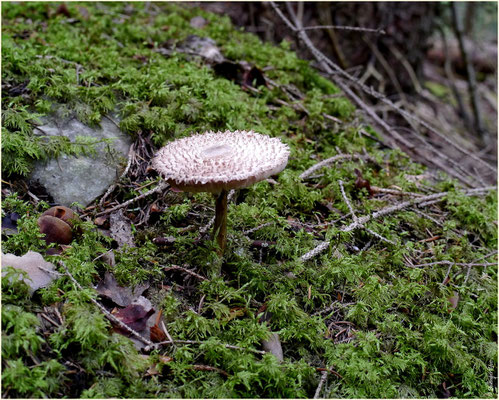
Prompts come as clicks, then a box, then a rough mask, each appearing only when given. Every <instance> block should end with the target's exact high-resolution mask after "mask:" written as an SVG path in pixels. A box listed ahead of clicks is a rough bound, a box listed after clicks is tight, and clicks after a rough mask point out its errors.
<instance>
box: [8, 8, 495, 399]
mask: <svg viewBox="0 0 499 400" xmlns="http://www.w3.org/2000/svg"><path fill="white" fill-rule="evenodd" d="M67 9H68V12H69V14H70V16H71V18H69V17H67V16H66V15H64V13H57V12H56V11H57V6H56V5H54V4H53V3H6V4H4V5H3V7H2V16H3V21H2V22H3V24H2V65H3V68H2V80H3V83H4V84H5V85H7V86H6V87H7V90H4V91H3V103H2V104H3V108H2V115H3V118H2V124H3V128H4V129H3V140H2V152H3V157H2V171H3V173H4V179H9V178H12V179H13V178H14V177H17V176H18V175H19V174H20V175H27V174H29V171H30V165H31V163H32V162H33V161H34V160H36V159H40V158H46V157H54V156H56V155H57V154H60V153H61V152H69V153H71V152H75V153H76V152H78V151H83V148H82V147H81V146H80V147H78V145H75V144H69V143H55V142H52V141H49V140H48V139H47V138H43V137H39V136H35V135H33V126H34V124H36V119H37V117H38V116H40V115H44V114H46V113H48V112H49V111H50V108H51V104H52V103H53V102H54V103H55V102H58V103H60V102H63V103H66V104H67V105H68V107H71V108H72V109H74V110H76V111H77V114H78V117H79V118H80V119H81V121H83V122H85V123H88V124H98V123H99V121H100V120H101V118H102V117H103V115H105V114H106V113H107V112H109V111H110V110H114V109H115V108H118V109H119V110H120V113H121V116H122V118H123V119H122V121H121V128H122V129H123V130H124V131H126V132H128V133H129V134H130V135H132V137H134V138H138V137H139V136H140V137H145V138H149V139H151V141H152V143H153V144H154V145H155V146H157V147H159V146H161V145H163V144H165V143H166V142H167V141H169V140H172V139H173V138H176V137H181V136H185V135H189V134H191V133H193V132H197V131H203V130H210V129H211V130H225V129H254V130H256V131H258V132H260V133H263V134H267V135H270V136H277V137H280V138H281V139H282V140H283V141H285V142H286V143H287V144H289V145H290V147H291V157H290V161H289V164H288V167H287V168H286V169H285V170H284V171H283V172H282V173H281V174H280V175H279V176H278V177H277V178H276V179H275V181H272V180H268V181H263V182H260V183H258V184H255V185H253V186H251V187H249V188H247V189H243V190H240V191H238V192H237V193H236V195H235V198H234V199H233V201H232V202H231V203H230V205H229V215H228V223H229V227H228V249H227V251H226V256H225V258H224V260H223V263H222V275H221V276H219V277H213V275H212V274H211V272H212V270H213V265H217V264H220V263H221V261H220V260H218V259H217V256H216V254H215V253H214V252H213V250H212V245H211V243H210V241H209V240H206V238H204V237H203V236H202V235H200V228H201V227H203V226H205V225H206V224H207V223H208V221H209V220H210V218H211V216H212V215H213V210H212V209H211V207H212V203H213V201H212V198H211V196H209V195H207V194H203V193H201V194H186V193H184V194H173V193H168V194H167V195H166V197H165V198H164V199H160V198H157V199H156V200H157V201H158V203H159V204H162V205H164V206H165V207H164V212H163V213H162V214H161V216H159V217H158V218H157V220H156V221H155V222H154V223H153V222H151V223H149V224H146V225H142V226H137V227H135V231H134V234H135V241H136V244H137V247H135V248H128V249H125V250H124V251H121V252H117V251H116V252H115V255H116V265H115V266H114V267H110V266H109V264H107V263H106V262H105V261H104V260H103V258H102V257H101V255H102V253H105V252H106V251H108V250H110V249H111V248H112V241H111V240H110V239H109V238H108V237H106V236H105V235H103V234H102V233H100V232H99V231H98V230H97V227H96V226H95V225H94V223H93V222H91V219H89V220H88V221H85V222H82V223H81V227H80V228H81V234H80V235H78V236H77V238H76V239H75V240H74V241H73V242H72V244H71V248H69V249H68V250H66V251H65V252H64V253H63V255H61V256H52V257H50V256H47V259H48V260H51V261H53V262H54V263H57V260H59V259H61V260H64V263H65V265H66V266H67V267H68V269H69V270H70V271H71V273H72V274H73V276H74V277H75V278H76V279H77V280H78V281H79V282H80V284H81V285H82V286H83V287H84V288H85V289H84V291H83V292H82V291H79V290H77V288H75V286H74V285H73V283H72V281H71V280H70V279H69V278H68V277H67V276H62V277H60V278H59V279H57V280H56V281H55V282H54V284H53V285H52V286H51V287H49V288H46V289H42V290H40V291H39V292H38V293H36V295H35V297H33V298H29V297H28V295H27V291H26V290H25V289H26V288H25V287H23V284H22V283H19V282H17V283H9V280H6V279H3V280H2V293H3V299H2V300H3V308H2V339H3V340H2V355H3V357H2V363H3V372H2V379H3V385H2V390H3V393H2V394H3V396H4V397H38V396H39V397H42V396H47V397H97V398H99V397H100V398H106V397H135V398H149V397H154V398H157V397H177V398H178V397H186V398H189V397H205V398H207V397H210V398H211V397H216V398H219V397H220V398H223V397H225V398H235V397H272V398H283V397H285V398H289V397H303V398H306V397H313V395H314V393H315V390H316V388H317V385H318V382H319V379H320V377H321V371H322V370H321V368H329V369H330V370H333V371H334V373H331V374H330V375H329V376H328V379H327V382H326V384H325V386H324V387H323V392H322V395H323V396H325V397H338V398H343V397H345V398H359V397H373V398H374V397H379V398H386V397H440V396H443V395H444V394H445V393H446V391H450V393H451V395H452V396H455V397H482V398H495V397H496V396H497V386H496V385H497V382H496V380H495V378H493V377H494V376H496V372H497V268H496V266H495V265H493V262H494V259H495V256H494V255H493V254H492V255H491V252H492V251H493V250H495V249H496V247H497V227H496V225H495V224H494V221H497V196H496V193H495V192H491V193H490V194H488V195H485V196H480V197H478V196H474V197H471V196H469V195H465V194H464V192H463V191H462V190H461V189H460V188H459V187H458V185H457V183H456V182H454V181H452V180H450V179H447V178H446V177H443V178H442V179H441V180H440V181H439V182H437V183H434V182H428V181H424V180H423V182H422V183H421V182H420V181H421V179H422V178H423V173H424V172H425V171H424V168H423V167H422V166H421V165H418V164H415V163H412V162H411V161H410V160H409V159H408V158H407V156H405V155H404V154H402V153H401V152H398V151H387V150H383V149H380V148H379V146H378V144H377V143H376V142H374V141H372V140H370V139H367V138H365V137H363V136H362V135H360V134H359V133H358V129H359V128H360V127H359V126H357V125H356V123H355V122H354V121H353V112H354V111H355V109H354V107H353V106H352V105H351V103H350V102H349V101H348V100H347V99H346V98H344V97H342V95H341V93H340V92H339V91H338V90H337V88H336V87H335V86H334V85H333V84H332V83H330V82H329V81H327V80H325V79H324V78H322V77H320V76H319V75H318V74H317V73H316V72H315V71H314V70H313V69H312V68H311V67H310V66H309V65H308V63H306V62H305V61H302V60H299V59H298V58H297V56H296V55H295V54H294V53H293V52H291V51H290V50H289V48H288V46H287V44H286V43H283V44H282V45H281V46H272V45H270V44H265V43H262V42H261V41H260V40H259V39H258V38H256V37H255V36H253V35H250V34H246V33H244V32H241V31H240V30H237V29H235V28H234V27H232V26H231V24H230V22H229V19H228V18H226V17H219V16H215V15H212V14H208V13H205V12H203V11H200V10H198V9H196V8H192V7H190V6H188V5H175V4H169V3H158V4H154V5H153V4H152V3H151V4H149V5H147V4H142V3H131V4H128V5H127V4H124V3H112V2H111V3H73V2H70V3H67ZM194 16H202V17H203V18H205V20H206V21H207V24H206V25H205V26H204V27H203V28H200V29H196V28H193V27H192V26H191V25H190V20H191V18H192V17H194ZM189 35H198V36H205V37H210V38H211V39H213V40H214V41H215V42H216V45H217V46H218V47H219V49H220V50H221V52H222V53H223V54H224V56H225V57H226V58H228V59H229V60H231V61H233V62H241V61H245V62H248V63H250V65H254V66H255V67H256V68H258V69H259V70H260V71H263V74H264V75H265V77H266V78H267V79H268V80H269V82H270V81H272V82H274V84H269V85H268V86H267V87H265V86H260V87H258V88H254V89H255V90H245V89H243V88H242V87H241V85H239V84H238V82H234V81H231V80H229V79H227V78H225V77H223V76H220V75H217V74H216V73H215V72H214V69H213V68H211V66H210V65H208V64H207V63H206V62H205V61H203V60H202V59H201V58H200V57H190V56H188V55H186V54H184V53H182V52H180V51H173V52H170V53H168V55H167V56H165V55H163V54H162V53H164V51H161V49H169V50H171V49H175V48H176V47H175V46H179V45H180V44H181V43H182V41H184V40H185V39H186V38H187V37H188V36H189ZM328 115H329V116H333V117H335V118H339V119H341V120H342V122H343V123H342V124H337V123H335V122H333V121H332V120H331V119H330V118H327V116H328ZM371 132H373V131H372V130H371ZM86 145H87V143H85V146H86ZM364 149H365V151H366V152H367V153H368V154H369V156H370V158H369V159H365V158H362V157H361V156H362V155H363V154H364ZM339 152H341V153H344V154H354V155H358V156H359V157H360V158H357V159H354V160H348V159H344V160H342V161H340V162H337V163H336V164H334V165H333V166H331V167H327V168H324V169H322V170H318V171H316V173H315V175H313V176H311V177H309V178H308V179H306V180H302V179H300V174H301V173H302V172H303V171H304V170H306V169H307V168H309V167H310V166H312V165H314V164H316V163H317V162H318V161H320V160H323V159H326V158H329V157H331V156H334V155H337V154H338V153H339ZM356 169H357V170H358V171H359V172H360V173H361V174H362V176H363V178H364V179H367V180H369V182H370V185H371V186H377V187H381V188H391V189H393V190H399V191H405V192H414V193H418V194H421V195H426V194H428V193H431V192H433V191H449V192H451V194H450V195H449V196H447V197H446V199H445V200H444V201H442V202H440V203H437V204H434V205H429V206H427V207H423V208H417V207H409V208H405V209H403V210H400V212H397V213H392V214H389V215H387V216H385V217H384V218H382V219H375V220H372V221H370V222H369V223H368V224H367V225H366V226H367V228H368V229H369V230H371V231H372V232H375V233H376V234H378V235H381V236H382V238H381V239H380V238H379V236H376V235H373V234H371V233H370V232H369V231H367V230H354V231H352V232H348V233H345V232H342V231H341V228H342V227H344V226H346V225H348V224H350V223H351V222H352V216H351V215H349V213H350V209H349V207H348V205H347V203H346V202H345V199H344V195H345V196H346V197H347V198H348V199H349V201H350V202H351V204H352V206H353V208H354V210H355V213H356V214H357V216H363V215H368V214H370V213H372V212H374V211H376V210H379V209H381V208H383V207H385V206H389V205H393V204H396V203H398V202H401V201H404V200H406V199H407V197H406V196H404V197H401V196H399V195H393V194H392V195H387V194H383V193H378V194H376V195H375V196H370V195H369V193H368V191H367V190H366V189H365V188H363V189H361V188H359V187H358V185H356V179H357V173H356ZM141 178H144V177H141ZM144 179H145V178H144ZM340 180H341V181H342V182H343V183H344V184H343V185H344V195H343V193H342V190H341V187H340V185H339V183H338V182H339V181H340ZM149 182H153V183H154V180H150V181H149ZM149 187H151V186H148V188H149ZM137 194H138V192H137V190H133V189H129V188H122V189H120V191H119V195H118V199H119V200H120V201H125V200H127V199H129V198H132V197H134V196H136V195H137ZM21 196H22V194H21V193H12V194H10V195H8V196H6V197H4V198H3V202H2V217H4V216H7V215H10V213H14V212H15V213H18V214H19V215H20V216H21V218H20V219H19V220H18V234H15V235H11V236H9V237H6V238H5V240H4V241H3V243H2V245H3V252H5V253H7V252H10V253H14V254H16V255H22V254H24V253H25V252H26V251H28V250H33V251H40V252H42V253H43V252H45V244H44V242H43V240H42V239H41V237H40V234H38V233H37V232H38V230H37V226H36V219H37V217H38V216H39V215H40V214H41V213H42V212H43V211H44V210H45V209H47V208H48V204H45V203H43V202H40V203H38V204H37V205H34V204H33V203H30V202H27V201H22V200H21V199H20V198H21ZM133 207H137V210H138V207H144V208H145V207H148V203H147V202H143V203H136V204H135V205H134V206H133ZM137 210H135V211H137ZM87 211H88V212H89V213H90V214H89V216H92V214H91V212H95V210H94V211H90V210H87ZM129 211H130V213H129V214H132V213H133V212H135V211H134V210H129ZM158 236H161V237H166V236H171V237H173V238H174V240H172V241H171V243H169V244H168V246H167V247H161V246H159V245H157V244H156V243H155V242H154V239H155V238H157V237H158ZM324 240H329V241H331V246H330V247H329V248H328V249H327V250H326V251H325V252H323V253H321V254H319V255H317V256H315V257H313V258H312V259H310V260H309V261H306V262H302V261H300V257H301V256H302V255H303V254H305V253H306V252H307V251H309V250H311V249H313V248H314V247H315V246H316V245H317V244H318V243H319V242H322V241H324ZM437 261H452V262H453V263H456V264H455V265H449V264H432V265H427V266H421V267H418V266H417V265H418V264H428V263H435V262H437ZM471 262H475V263H477V264H483V265H482V266H473V267H469V268H468V267H467V266H466V264H467V263H471ZM57 265H58V264H57ZM171 265H177V266H184V267H185V268H188V269H191V270H193V271H195V272H196V273H197V274H200V275H201V276H203V277H206V278H207V279H206V280H200V279H196V278H195V277H192V276H187V275H183V274H182V273H180V272H178V270H168V271H167V270H165V267H168V266H171ZM108 270H110V271H112V272H113V273H114V275H115V276H116V278H117V280H118V281H119V283H120V284H122V285H128V286H133V285H135V284H137V283H140V282H144V281H149V283H150V285H151V287H150V289H149V290H148V291H147V292H146V296H147V297H148V298H150V299H151V300H152V301H153V302H154V304H155V307H156V308H161V309H162V310H163V316H164V322H165V324H166V326H167V328H168V331H169V333H170V335H171V336H172V337H173V338H174V339H175V340H184V341H186V340H187V341H193V343H191V344H177V345H175V346H164V347H162V348H160V349H158V350H155V351H153V352H152V353H148V354H139V353H138V352H137V350H135V348H134V347H133V345H132V343H131V342H130V340H129V339H127V338H125V337H124V336H121V335H119V334H117V333H114V332H113V331H112V329H111V324H110V322H108V321H107V319H106V318H105V317H104V316H103V315H102V313H101V312H100V311H99V309H98V308H96V307H95V306H94V304H93V303H92V302H91V301H90V298H96V296H97V295H96V292H95V290H93V289H92V287H93V286H94V285H95V284H96V283H97V282H98V281H99V280H100V279H101V278H102V277H103V275H104V272H105V271H108ZM60 272H64V271H63V270H62V269H61V270H60ZM456 296H458V297H459V301H458V303H457V307H455V308H453V307H451V303H450V301H449V298H451V297H456ZM99 300H100V299H99ZM53 306H56V307H59V309H60V310H61V316H62V322H60V323H59V324H58V325H57V324H56V325H55V326H54V325H50V324H49V325H47V324H43V325H42V324H41V320H42V318H41V316H40V314H41V313H43V307H53ZM48 326H50V328H49V327H48ZM276 332H277V333H278V334H279V337H280V340H281V343H282V347H283V351H284V362H283V363H279V362H278V361H277V360H276V359H275V357H274V356H272V355H271V354H265V355H261V354H257V353H254V352H252V351H245V350H241V349H239V350H235V349H233V348H228V347H226V346H225V345H227V344H230V345H233V346H238V347H240V348H247V349H251V350H255V349H256V350H259V349H261V343H262V341H263V340H265V339H267V338H268V337H269V336H270V334H271V333H276ZM166 357H170V358H166ZM200 366H201V367H200ZM207 367H209V368H207ZM220 371H222V372H223V373H221V372H220ZM20 376H23V377H24V378H23V379H19V377H20Z"/></svg>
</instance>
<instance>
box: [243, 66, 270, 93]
mask: <svg viewBox="0 0 499 400" xmlns="http://www.w3.org/2000/svg"><path fill="white" fill-rule="evenodd" d="M242 86H243V87H254V88H257V87H258V86H267V81H266V80H265V77H264V76H263V72H262V71H261V70H260V69H258V68H257V67H255V66H253V67H251V68H250V69H249V70H246V71H245V73H244V79H243V84H242Z"/></svg>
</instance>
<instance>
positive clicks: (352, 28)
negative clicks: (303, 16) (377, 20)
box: [297, 25, 386, 35]
mask: <svg viewBox="0 0 499 400" xmlns="http://www.w3.org/2000/svg"><path fill="white" fill-rule="evenodd" d="M316 29H338V30H344V31H357V32H369V33H375V34H377V35H386V32H385V31H384V30H383V29H381V28H377V29H373V28H363V27H361V26H343V25H314V26H304V27H302V28H298V29H297V31H311V30H316Z"/></svg>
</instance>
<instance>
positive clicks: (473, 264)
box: [413, 260, 497, 268]
mask: <svg viewBox="0 0 499 400" xmlns="http://www.w3.org/2000/svg"><path fill="white" fill-rule="evenodd" d="M432 265H456V266H458V267H490V266H492V265H497V263H496V262H495V263H462V262H461V263H458V262H454V261H449V260H442V261H434V262H431V263H426V264H416V265H413V267H414V268H417V267H430V266H432Z"/></svg>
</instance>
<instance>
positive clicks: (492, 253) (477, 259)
mask: <svg viewBox="0 0 499 400" xmlns="http://www.w3.org/2000/svg"><path fill="white" fill-rule="evenodd" d="M494 254H497V250H494V251H492V252H490V253H488V254H486V255H484V256H482V257H478V258H476V259H474V260H473V261H472V263H475V262H477V261H480V260H483V259H486V258H489V257H491V256H493V255H494ZM470 273H471V266H468V271H466V277H465V278H464V282H463V285H466V282H468V278H469V277H470Z"/></svg>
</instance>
